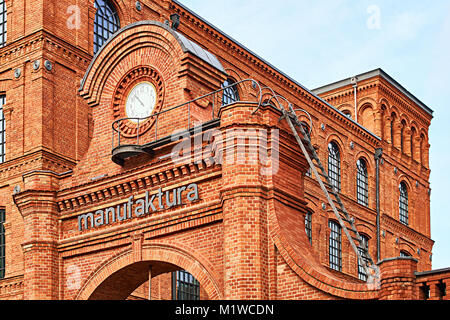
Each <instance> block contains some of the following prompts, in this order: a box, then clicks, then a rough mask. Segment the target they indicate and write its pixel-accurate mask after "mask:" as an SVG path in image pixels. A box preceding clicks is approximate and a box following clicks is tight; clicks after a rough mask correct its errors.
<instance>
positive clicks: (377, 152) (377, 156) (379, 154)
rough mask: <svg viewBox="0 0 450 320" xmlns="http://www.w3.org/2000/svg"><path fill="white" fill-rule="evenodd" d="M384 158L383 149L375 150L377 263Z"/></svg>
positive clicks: (378, 259)
mask: <svg viewBox="0 0 450 320" xmlns="http://www.w3.org/2000/svg"><path fill="white" fill-rule="evenodd" d="M382 156H383V148H377V149H375V164H376V186H377V187H376V189H377V194H376V201H377V262H378V261H380V259H381V257H380V251H381V248H380V160H381V157H382Z"/></svg>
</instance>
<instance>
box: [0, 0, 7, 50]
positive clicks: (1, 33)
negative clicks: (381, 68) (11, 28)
mask: <svg viewBox="0 0 450 320" xmlns="http://www.w3.org/2000/svg"><path fill="white" fill-rule="evenodd" d="M7 41H8V9H7V8H6V1H5V0H0V48H2V47H4V46H6V42H7Z"/></svg>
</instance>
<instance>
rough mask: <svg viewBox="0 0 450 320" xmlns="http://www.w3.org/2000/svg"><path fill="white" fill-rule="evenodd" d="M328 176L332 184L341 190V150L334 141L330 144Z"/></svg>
mask: <svg viewBox="0 0 450 320" xmlns="http://www.w3.org/2000/svg"><path fill="white" fill-rule="evenodd" d="M328 177H329V178H330V182H331V185H332V186H334V187H335V188H336V189H337V190H338V192H341V187H342V185H341V152H340V148H339V145H338V144H337V143H336V142H334V141H331V142H330V143H329V144H328Z"/></svg>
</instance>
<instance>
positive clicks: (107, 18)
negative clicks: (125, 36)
mask: <svg viewBox="0 0 450 320" xmlns="http://www.w3.org/2000/svg"><path fill="white" fill-rule="evenodd" d="M0 1H1V0H0ZM94 6H95V8H96V9H97V12H96V13H95V22H94V54H96V53H97V52H98V51H99V50H100V48H101V47H102V45H103V44H104V43H105V42H106V41H107V40H108V39H109V37H110V36H111V35H112V34H114V32H116V31H117V30H118V29H119V28H120V21H119V16H118V15H117V11H116V8H114V6H113V5H112V3H111V2H110V1H108V0H95V1H94Z"/></svg>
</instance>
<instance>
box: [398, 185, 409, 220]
mask: <svg viewBox="0 0 450 320" xmlns="http://www.w3.org/2000/svg"><path fill="white" fill-rule="evenodd" d="M399 209H400V222H401V223H403V224H405V225H408V223H409V221H408V220H409V217H408V189H407V187H406V184H405V183H404V182H402V183H400V199H399Z"/></svg>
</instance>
